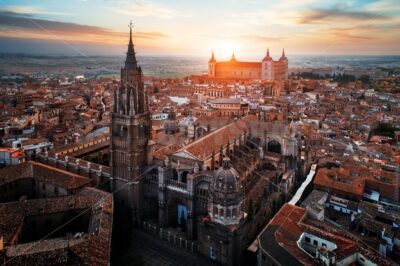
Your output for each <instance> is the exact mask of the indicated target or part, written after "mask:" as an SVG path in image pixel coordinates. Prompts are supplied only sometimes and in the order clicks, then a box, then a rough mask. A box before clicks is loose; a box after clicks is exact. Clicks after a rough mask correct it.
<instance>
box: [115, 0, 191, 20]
mask: <svg viewBox="0 0 400 266" xmlns="http://www.w3.org/2000/svg"><path fill="white" fill-rule="evenodd" d="M110 10H111V11H113V12H115V13H120V14H125V15H129V16H133V17H155V18H163V19H170V18H175V17H177V16H183V17H189V16H191V13H190V12H179V11H178V10H175V9H171V8H168V7H165V6H162V5H160V4H156V3H149V2H146V3H145V2H143V1H139V2H134V3H129V4H127V5H125V6H121V7H111V8H110Z"/></svg>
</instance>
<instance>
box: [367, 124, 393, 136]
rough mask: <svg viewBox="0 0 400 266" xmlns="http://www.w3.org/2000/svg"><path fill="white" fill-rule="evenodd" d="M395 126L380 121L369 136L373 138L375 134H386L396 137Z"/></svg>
mask: <svg viewBox="0 0 400 266" xmlns="http://www.w3.org/2000/svg"><path fill="white" fill-rule="evenodd" d="M394 131H395V129H394V127H393V126H392V125H391V124H389V123H379V125H378V126H377V127H376V128H375V129H374V130H372V131H371V133H370V135H369V137H370V138H371V137H372V136H374V135H378V136H386V137H390V138H394Z"/></svg>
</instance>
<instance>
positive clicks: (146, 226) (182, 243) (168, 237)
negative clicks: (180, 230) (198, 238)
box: [139, 221, 198, 253]
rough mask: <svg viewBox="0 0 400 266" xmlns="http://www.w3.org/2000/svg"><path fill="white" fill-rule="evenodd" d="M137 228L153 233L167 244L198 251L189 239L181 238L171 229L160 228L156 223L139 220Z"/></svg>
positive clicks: (196, 246) (194, 251)
mask: <svg viewBox="0 0 400 266" xmlns="http://www.w3.org/2000/svg"><path fill="white" fill-rule="evenodd" d="M139 228H140V229H142V231H144V232H147V233H149V234H152V235H155V236H157V237H158V238H160V239H162V240H165V241H167V242H168V243H169V244H171V245H174V246H176V247H179V248H184V249H186V250H187V251H190V252H193V253H196V252H197V251H198V245H197V244H196V243H195V242H193V241H190V240H187V239H184V238H182V236H178V235H176V234H174V233H172V232H171V231H169V230H167V229H165V228H160V227H159V226H157V225H154V224H152V223H150V222H148V221H141V222H139Z"/></svg>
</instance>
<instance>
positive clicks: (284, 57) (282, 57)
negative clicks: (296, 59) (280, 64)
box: [279, 48, 287, 60]
mask: <svg viewBox="0 0 400 266" xmlns="http://www.w3.org/2000/svg"><path fill="white" fill-rule="evenodd" d="M279 60H287V58H286V56H285V48H283V50H282V56H281V58H279Z"/></svg>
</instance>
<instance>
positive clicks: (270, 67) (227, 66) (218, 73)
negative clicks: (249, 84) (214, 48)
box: [208, 49, 289, 80]
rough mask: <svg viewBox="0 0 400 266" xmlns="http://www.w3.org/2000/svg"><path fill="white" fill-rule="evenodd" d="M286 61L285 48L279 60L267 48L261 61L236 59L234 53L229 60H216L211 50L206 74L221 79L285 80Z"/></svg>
mask: <svg viewBox="0 0 400 266" xmlns="http://www.w3.org/2000/svg"><path fill="white" fill-rule="evenodd" d="M288 63H289V61H288V59H287V58H286V56H285V50H283V51H282V56H281V57H280V58H279V60H278V61H274V60H273V59H272V57H271V56H270V55H269V49H268V50H267V54H266V55H265V57H264V58H263V59H262V61H261V62H241V61H237V60H236V58H235V54H232V58H231V59H230V60H229V61H221V62H217V60H216V59H215V57H214V52H213V53H212V55H211V59H210V60H209V61H208V76H209V77H210V78H221V79H261V80H287V78H288Z"/></svg>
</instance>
